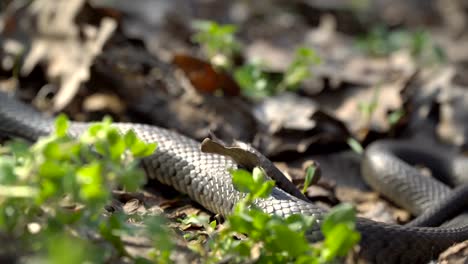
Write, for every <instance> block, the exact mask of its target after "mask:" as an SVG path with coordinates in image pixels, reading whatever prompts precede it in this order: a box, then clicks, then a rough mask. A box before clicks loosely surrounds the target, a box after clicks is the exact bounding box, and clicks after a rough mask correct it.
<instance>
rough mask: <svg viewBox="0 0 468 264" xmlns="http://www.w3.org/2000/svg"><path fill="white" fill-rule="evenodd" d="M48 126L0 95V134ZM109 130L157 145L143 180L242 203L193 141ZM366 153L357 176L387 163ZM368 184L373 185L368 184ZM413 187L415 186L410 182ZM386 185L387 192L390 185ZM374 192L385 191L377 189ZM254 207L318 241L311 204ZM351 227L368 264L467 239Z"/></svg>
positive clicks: (222, 169) (452, 230)
mask: <svg viewBox="0 0 468 264" xmlns="http://www.w3.org/2000/svg"><path fill="white" fill-rule="evenodd" d="M53 124H54V122H53V119H52V118H50V117H46V116H44V115H42V114H40V113H38V112H37V111H35V110H34V109H32V108H31V107H29V106H27V105H25V104H23V103H20V102H19V101H17V100H15V99H13V98H11V97H10V96H8V95H7V94H5V93H2V92H0V134H3V135H9V136H17V137H22V138H25V139H28V140H31V141H34V140H37V139H38V138H39V137H40V136H43V135H47V134H49V133H50V132H52V130H53ZM87 126H88V124H87V123H79V122H72V123H71V126H70V134H71V135H75V136H76V135H78V134H80V133H81V132H82V131H83V130H84V129H85V128H86V127H87ZM115 126H116V127H117V128H118V129H119V130H120V131H121V132H125V131H127V130H129V129H132V130H133V131H134V132H135V133H136V134H137V136H139V137H140V138H141V139H143V140H144V141H146V142H157V143H158V149H157V151H156V152H155V153H154V154H153V155H151V156H150V157H147V158H145V159H144V161H143V167H144V169H145V171H146V173H147V174H148V176H149V177H150V178H154V179H157V180H158V181H159V182H161V183H163V184H167V185H170V186H172V187H173V188H174V189H176V190H177V191H179V192H182V193H185V194H187V195H188V196H189V197H190V198H191V199H193V200H194V201H196V202H197V203H199V204H201V205H202V206H204V207H205V208H206V209H208V210H210V211H211V212H213V213H217V214H221V215H223V216H227V215H229V214H230V213H231V210H232V208H233V207H234V205H235V203H236V202H237V201H239V199H241V198H242V197H243V194H242V193H240V192H238V191H237V190H236V189H235V188H234V186H233V185H232V181H231V175H230V174H229V172H228V170H227V169H229V168H232V169H235V168H237V165H236V163H234V162H233V161H232V160H231V159H229V158H227V157H225V156H221V155H217V154H208V153H203V152H201V151H200V144H199V143H198V142H197V141H195V140H192V139H190V138H188V137H186V136H183V135H181V134H179V133H176V132H173V131H170V130H167V129H163V128H159V127H155V126H150V125H143V124H130V123H115ZM372 151H375V152H377V154H378V155H377V157H376V158H372V157H368V158H366V159H365V160H367V163H366V162H364V165H363V170H364V171H368V172H369V171H373V170H374V169H378V168H379V166H380V167H382V166H383V168H384V169H386V167H385V166H386V165H382V164H383V163H382V162H383V161H386V160H387V158H388V157H386V156H382V155H384V154H379V153H381V152H379V151H378V148H375V149H374V150H371V152H372ZM368 154H370V153H368ZM379 155H380V156H379ZM366 156H367V155H366ZM375 162H376V163H375ZM374 164H377V165H374ZM393 170H396V172H397V173H400V174H407V172H406V168H401V167H399V166H397V165H395V166H394V167H393ZM387 174H389V173H387ZM386 180H388V179H386ZM372 181H374V180H373V179H371V182H372ZM388 181H390V182H392V180H388ZM374 184H375V185H377V186H379V184H378V183H376V182H374V183H371V185H374ZM401 184H403V185H404V183H396V185H398V186H400V188H401V186H402V185H401ZM415 184H416V185H418V184H420V183H419V182H415ZM433 184H434V183H424V184H423V185H424V187H423V188H426V189H424V190H423V192H424V195H426V196H427V195H429V196H428V197H430V198H427V197H426V196H425V197H426V198H421V197H422V196H424V195H420V197H419V198H418V199H416V200H418V201H420V202H421V201H423V200H424V201H426V203H425V202H421V203H420V204H425V205H424V206H422V207H421V206H415V208H410V209H411V210H412V211H413V212H414V210H416V212H415V213H419V212H421V211H422V210H425V209H427V208H428V207H429V205H428V203H427V199H429V200H430V201H432V203H434V202H437V201H436V200H434V199H437V200H443V199H445V196H447V195H448V194H449V192H450V189H448V187H440V186H439V185H437V184H438V183H437V182H436V183H435V185H433ZM386 185H387V186H386V187H388V185H391V184H388V183H387V184H386ZM398 186H397V187H398ZM437 186H439V187H437ZM378 188H379V187H378ZM380 189H385V188H381V187H380ZM403 189H405V188H403ZM381 191H382V190H381ZM383 191H384V192H386V191H387V190H383ZM390 192H392V191H390ZM404 198H405V199H406V197H404ZM425 199H426V200H425ZM431 199H432V200H431ZM416 204H418V203H416ZM256 205H257V206H258V207H260V208H261V209H263V210H264V211H265V212H268V213H271V214H277V215H280V216H288V215H291V214H305V215H310V216H313V217H315V219H316V221H317V225H315V226H314V227H313V228H312V230H310V231H309V232H308V235H309V237H310V239H311V240H313V241H315V240H318V239H320V238H321V234H320V229H319V223H320V222H321V221H322V219H323V218H324V216H325V213H326V211H325V210H323V209H321V208H319V207H317V206H315V205H314V204H312V203H308V202H306V201H303V200H300V199H298V198H296V197H294V196H291V195H290V194H288V193H286V192H284V191H283V190H281V189H279V188H274V189H273V191H272V194H271V196H270V197H269V198H266V199H260V200H258V201H256ZM410 207H411V206H410ZM356 225H357V228H358V230H359V231H360V233H361V235H362V238H361V242H360V247H361V254H362V255H363V256H364V257H365V258H366V259H368V260H369V261H370V262H372V263H427V261H429V260H431V259H435V258H437V256H438V254H439V253H440V252H441V251H443V250H444V249H446V248H447V247H449V246H451V245H453V244H454V243H456V242H460V241H464V240H467V239H468V224H467V223H466V222H465V223H462V224H461V225H457V226H451V227H406V226H400V225H392V224H384V223H380V222H375V221H371V220H369V219H364V218H358V220H357V223H356Z"/></svg>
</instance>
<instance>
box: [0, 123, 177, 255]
mask: <svg viewBox="0 0 468 264" xmlns="http://www.w3.org/2000/svg"><path fill="white" fill-rule="evenodd" d="M68 126H69V122H68V120H67V118H66V117H65V116H63V115H61V116H59V117H58V118H57V119H56V122H55V132H54V133H52V134H51V135H49V136H47V137H45V138H41V139H39V140H38V141H37V143H35V144H33V145H32V146H29V145H28V144H26V143H25V142H22V141H12V142H9V143H7V144H5V145H4V146H2V147H1V148H0V154H1V156H0V230H1V232H2V233H3V234H5V236H7V237H9V238H11V239H14V240H16V241H20V242H22V243H23V245H22V247H23V248H25V250H24V252H32V253H34V254H35V256H36V257H37V258H39V259H43V260H44V261H48V262H50V263H63V262H64V260H66V262H67V263H83V262H103V261H106V260H109V259H110V258H112V257H113V256H115V255H117V256H126V257H128V258H132V257H131V256H130V255H129V254H128V253H127V252H126V250H125V248H124V245H123V242H122V240H121V235H123V234H130V233H132V232H134V228H132V227H131V226H130V225H128V224H127V223H126V221H127V220H128V218H130V216H127V215H124V214H121V213H113V214H108V215H105V214H103V211H102V209H103V208H104V206H105V205H106V204H107V203H108V202H109V199H110V198H111V191H112V190H113V189H116V188H117V187H118V186H121V187H122V188H124V189H125V190H128V191H135V190H136V189H137V188H139V187H140V186H141V185H142V184H143V183H144V182H145V176H144V172H143V171H142V170H141V169H140V168H139V167H138V159H139V158H141V157H144V156H147V155H149V154H151V153H153V152H154V151H155V149H156V144H147V143H145V142H143V141H141V140H140V139H138V138H137V137H136V135H135V133H134V132H133V131H128V132H126V133H125V134H124V135H122V134H121V133H120V132H119V131H118V130H117V129H116V128H115V127H113V126H112V125H111V120H110V119H108V118H106V119H104V121H103V122H100V123H95V124H93V125H91V126H90V127H89V129H87V130H86V132H84V134H83V135H81V136H80V137H79V138H77V139H75V138H72V137H70V136H68V134H67V129H68ZM87 236H91V237H96V238H97V239H98V240H100V239H103V240H104V241H107V243H105V244H104V245H103V244H102V243H99V244H98V243H92V242H91V241H89V240H88V239H86V238H85V237H87ZM105 248H106V250H103V249H105ZM109 249H111V250H109ZM166 251H167V250H166ZM103 252H104V253H103ZM164 254H165V255H164ZM167 254H168V253H164V252H163V253H161V254H159V255H158V258H157V259H161V258H165V259H168V257H167Z"/></svg>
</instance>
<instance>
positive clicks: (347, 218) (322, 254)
mask: <svg viewBox="0 0 468 264" xmlns="http://www.w3.org/2000/svg"><path fill="white" fill-rule="evenodd" d="M231 173H232V176H233V183H234V185H235V186H236V188H237V189H238V190H239V191H241V192H245V193H246V196H245V198H244V199H242V200H241V201H240V202H239V203H238V204H237V205H236V207H235V209H234V212H233V214H232V215H231V216H229V217H228V222H227V227H226V228H224V229H223V230H221V231H220V233H219V234H218V236H216V237H214V239H213V240H211V241H210V252H209V253H208V254H207V256H208V257H207V263H218V262H220V261H222V260H226V259H228V260H229V262H230V263H252V262H254V263H330V262H332V261H334V260H335V259H336V258H337V257H342V256H345V255H346V254H347V253H348V251H349V250H350V249H351V248H352V247H353V246H354V245H355V244H356V243H357V242H358V241H359V239H360V235H359V233H358V232H357V231H356V230H355V211H354V209H353V208H352V206H350V205H348V204H342V205H340V206H337V207H335V208H333V209H332V210H331V212H330V213H329V214H328V215H327V217H326V218H325V219H324V221H323V224H322V226H321V230H322V233H323V235H324V237H325V240H324V242H323V243H321V244H317V245H312V244H310V243H309V242H308V240H307V238H306V232H307V230H309V229H310V228H311V226H312V225H313V224H314V223H315V221H314V218H312V217H310V216H306V215H291V216H289V217H287V218H281V217H279V216H276V215H270V214H267V213H265V212H263V211H261V210H260V209H258V208H256V207H255V206H254V201H255V199H258V198H266V197H268V196H269V195H270V193H271V190H272V188H273V187H274V182H273V181H271V180H268V181H266V180H265V176H264V174H263V172H262V170H261V169H259V168H255V169H254V170H253V173H250V172H248V171H245V170H236V171H232V172H231ZM239 234H246V235H247V237H246V238H245V239H237V238H236V237H239Z"/></svg>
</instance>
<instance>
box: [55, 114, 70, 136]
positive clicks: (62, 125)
mask: <svg viewBox="0 0 468 264" xmlns="http://www.w3.org/2000/svg"><path fill="white" fill-rule="evenodd" d="M69 125H70V122H69V121H68V117H67V116H66V115H64V114H60V115H59V116H57V118H56V119H55V134H56V135H57V137H64V136H66V135H67V130H68V127H69Z"/></svg>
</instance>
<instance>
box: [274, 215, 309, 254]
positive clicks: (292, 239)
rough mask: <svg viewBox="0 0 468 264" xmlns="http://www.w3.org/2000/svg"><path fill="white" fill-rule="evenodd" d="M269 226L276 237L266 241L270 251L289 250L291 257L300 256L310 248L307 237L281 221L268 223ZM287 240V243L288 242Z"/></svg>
mask: <svg viewBox="0 0 468 264" xmlns="http://www.w3.org/2000/svg"><path fill="white" fill-rule="evenodd" d="M267 228H268V229H269V230H271V232H272V233H273V234H274V239H271V240H269V241H265V242H266V244H265V246H266V247H267V249H268V250H269V251H270V252H287V254H288V255H289V256H290V257H293V258H294V257H298V256H300V255H301V254H304V253H305V252H306V251H307V250H308V249H309V246H308V245H309V244H308V242H307V240H306V239H305V237H304V236H303V235H301V234H300V233H297V232H295V231H293V230H291V229H289V228H288V227H287V226H285V225H283V224H281V223H275V224H274V225H268V226H267ZM286 242H287V243H286Z"/></svg>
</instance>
